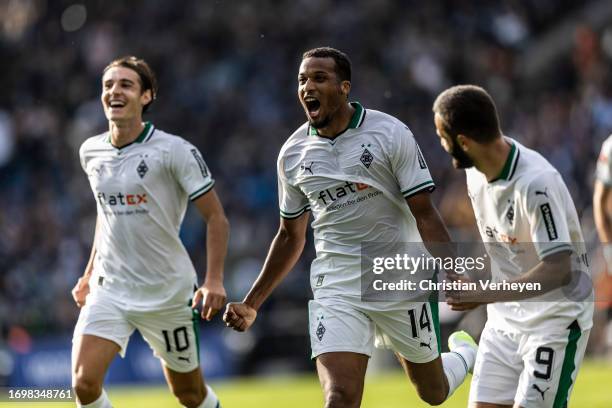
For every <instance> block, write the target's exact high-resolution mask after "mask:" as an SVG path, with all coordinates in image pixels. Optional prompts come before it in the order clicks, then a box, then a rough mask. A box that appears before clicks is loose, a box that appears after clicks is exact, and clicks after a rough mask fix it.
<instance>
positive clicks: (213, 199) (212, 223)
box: [193, 190, 229, 320]
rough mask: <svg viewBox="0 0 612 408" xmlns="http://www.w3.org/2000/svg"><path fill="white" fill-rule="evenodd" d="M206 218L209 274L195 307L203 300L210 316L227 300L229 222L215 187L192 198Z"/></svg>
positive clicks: (196, 298) (203, 305)
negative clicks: (196, 197) (225, 276)
mask: <svg viewBox="0 0 612 408" xmlns="http://www.w3.org/2000/svg"><path fill="white" fill-rule="evenodd" d="M193 203H194V204H195V206H196V208H197V209H198V211H199V213H200V214H201V215H202V217H203V218H204V221H205V222H206V276H205V277H204V284H203V285H202V286H201V287H200V288H199V289H198V290H197V291H196V293H195V295H194V299H193V307H194V308H195V307H197V306H198V304H199V303H200V301H201V302H202V312H201V316H202V318H203V319H206V320H210V319H211V318H212V317H213V316H214V315H215V314H216V313H217V312H218V311H219V309H221V308H222V307H223V305H224V304H225V299H226V293H225V288H224V287H223V265H224V262H225V255H226V253H227V242H228V240H229V222H228V221H227V218H226V217H225V212H224V211H223V207H222V206H221V202H220V201H219V197H218V196H217V193H216V192H215V190H211V191H209V192H208V193H206V194H204V195H203V196H202V197H199V198H198V199H196V200H195V201H194V202H193Z"/></svg>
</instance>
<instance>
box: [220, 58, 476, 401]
mask: <svg viewBox="0 0 612 408" xmlns="http://www.w3.org/2000/svg"><path fill="white" fill-rule="evenodd" d="M297 80H298V98H299V100H300V103H301V105H302V107H303V108H304V111H305V113H306V117H307V119H308V121H307V122H306V123H304V124H303V125H302V126H300V127H299V128H298V129H297V130H296V131H295V132H294V133H293V135H291V136H290V137H289V139H288V140H287V141H286V142H285V144H284V146H283V147H282V149H281V152H280V155H279V158H278V189H279V203H280V215H281V218H280V228H279V230H278V233H277V235H276V237H275V239H274V240H273V242H272V245H271V248H270V251H269V254H268V257H267V259H266V261H265V264H264V266H263V269H262V271H261V273H260V275H259V277H258V278H257V280H256V281H255V283H254V284H253V287H252V288H251V290H250V292H249V293H248V294H247V296H246V297H245V299H244V301H243V302H242V303H231V304H229V305H228V307H227V309H226V313H225V315H224V319H225V321H226V322H227V324H228V326H231V327H233V328H235V329H236V330H239V331H244V330H247V329H248V328H249V327H250V326H251V325H252V324H253V322H254V320H255V318H256V315H257V310H258V309H259V308H260V306H261V305H262V303H263V302H264V301H265V299H266V298H267V297H268V296H269V295H270V293H271V292H272V290H273V289H274V288H275V287H276V286H277V285H278V284H279V283H280V281H281V280H282V279H283V278H284V277H285V275H286V274H287V273H288V272H289V271H290V270H291V268H292V267H293V266H294V264H295V263H296V261H297V259H298V258H299V256H300V254H301V252H302V249H303V247H304V242H305V236H306V228H307V224H308V221H309V218H310V213H311V212H312V215H313V217H314V222H313V223H312V227H313V229H314V237H315V247H316V251H317V257H316V259H315V261H314V262H313V264H312V270H311V286H312V290H313V292H314V300H312V301H311V302H310V305H309V309H310V338H311V345H312V358H313V359H316V365H317V371H318V373H319V379H320V381H321V387H322V389H323V392H324V394H325V400H326V405H325V406H326V407H328V408H330V407H358V406H360V403H361V398H362V394H363V385H364V375H365V372H366V367H367V364H368V359H369V357H370V356H371V354H372V351H373V347H374V342H375V339H376V343H377V345H382V346H386V347H388V348H391V349H393V350H394V351H395V353H396V354H397V356H398V358H399V360H400V362H401V364H402V366H403V367H404V369H405V370H406V373H407V374H408V376H409V378H410V380H411V381H412V382H413V384H414V385H415V387H416V389H417V391H418V394H419V396H420V397H421V398H422V399H423V400H424V401H426V402H428V403H430V404H440V403H442V402H443V401H445V400H446V399H447V398H448V396H449V395H451V394H452V392H453V391H454V390H455V389H456V388H457V387H458V386H459V385H460V384H461V383H462V382H463V380H464V379H465V377H466V376H467V374H468V371H469V370H471V368H472V366H473V364H474V359H475V355H476V345H475V343H474V342H473V340H471V338H470V337H469V336H468V335H467V334H466V333H459V334H457V335H454V336H452V338H451V341H450V343H451V349H452V350H453V352H451V353H443V354H440V342H439V338H438V316H437V306H438V304H437V299H435V300H434V301H433V302H432V303H429V302H427V301H424V302H423V301H406V300H398V301H386V302H366V301H362V298H361V295H362V293H361V286H360V277H361V248H362V243H363V242H366V241H377V242H388V243H400V242H421V241H426V242H448V241H449V236H448V233H447V231H446V227H445V226H444V224H443V222H442V220H441V218H440V216H439V214H438V212H437V210H436V208H435V207H434V206H433V204H432V202H431V198H430V192H431V191H432V190H433V189H434V182H433V181H432V178H431V176H430V174H429V170H428V168H427V165H426V163H425V160H424V159H423V157H422V155H421V153H420V151H419V148H418V146H417V143H416V141H415V139H414V137H413V135H412V133H411V132H410V130H409V129H408V127H407V126H406V125H404V124H403V123H402V122H400V121H399V120H398V119H396V118H394V117H392V116H390V115H387V114H385V113H382V112H379V111H375V110H371V109H366V108H364V107H363V106H362V105H361V104H360V103H358V102H349V101H348V97H349V92H350V90H351V64H350V62H349V59H348V57H347V56H346V55H345V54H344V53H342V52H340V51H338V50H336V49H333V48H328V47H324V48H316V49H313V50H310V51H307V52H306V53H304V55H303V57H302V62H301V65H300V69H299V73H298V77H297ZM425 298H426V296H425ZM411 316H412V319H411V318H410V317H411ZM415 316H416V319H415Z"/></svg>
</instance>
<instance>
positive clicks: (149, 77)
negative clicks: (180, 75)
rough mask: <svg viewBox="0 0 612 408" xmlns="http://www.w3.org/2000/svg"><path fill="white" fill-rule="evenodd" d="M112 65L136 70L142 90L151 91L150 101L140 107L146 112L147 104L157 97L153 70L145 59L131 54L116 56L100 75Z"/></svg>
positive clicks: (155, 78)
mask: <svg viewBox="0 0 612 408" xmlns="http://www.w3.org/2000/svg"><path fill="white" fill-rule="evenodd" d="M113 67H124V68H129V69H131V70H132V71H134V72H136V73H137V74H138V78H140V86H141V88H142V92H144V91H146V90H150V91H151V97H152V98H151V102H149V103H147V104H146V105H145V106H143V108H142V112H143V113H144V112H146V111H147V109H148V108H149V106H150V105H151V104H152V103H153V101H154V100H155V99H156V98H157V77H156V76H155V72H153V70H152V69H151V67H150V66H149V64H147V62H146V61H145V60H143V59H142V58H137V57H134V56H133V55H128V56H125V57H121V58H117V59H116V60H114V61H112V62H111V63H110V64H108V65H107V66H106V68H104V71H102V75H104V74H105V73H106V71H108V70H109V69H111V68H113Z"/></svg>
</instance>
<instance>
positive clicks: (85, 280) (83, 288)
mask: <svg viewBox="0 0 612 408" xmlns="http://www.w3.org/2000/svg"><path fill="white" fill-rule="evenodd" d="M97 235H98V218H97V217H96V227H95V229H94V238H93V242H92V244H91V253H90V255H89V260H88V261H87V265H86V266H85V271H84V272H83V276H82V277H80V278H79V280H78V281H77V283H76V285H74V288H72V291H71V294H72V298H73V299H74V301H75V302H76V304H77V306H78V307H83V306H84V305H85V298H86V297H87V295H88V294H89V279H90V278H91V274H92V272H93V264H94V259H95V258H96V252H97V250H96V237H97Z"/></svg>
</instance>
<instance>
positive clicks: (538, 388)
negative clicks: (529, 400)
mask: <svg viewBox="0 0 612 408" xmlns="http://www.w3.org/2000/svg"><path fill="white" fill-rule="evenodd" d="M532 387H533V388H534V389H535V390H536V391H537V392H539V393H540V395H542V401H544V393H545V392H546V391H548V390H550V387H548V388H547V389H545V390H544V391H542V390H541V389H540V387H538V384H533V385H532Z"/></svg>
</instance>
